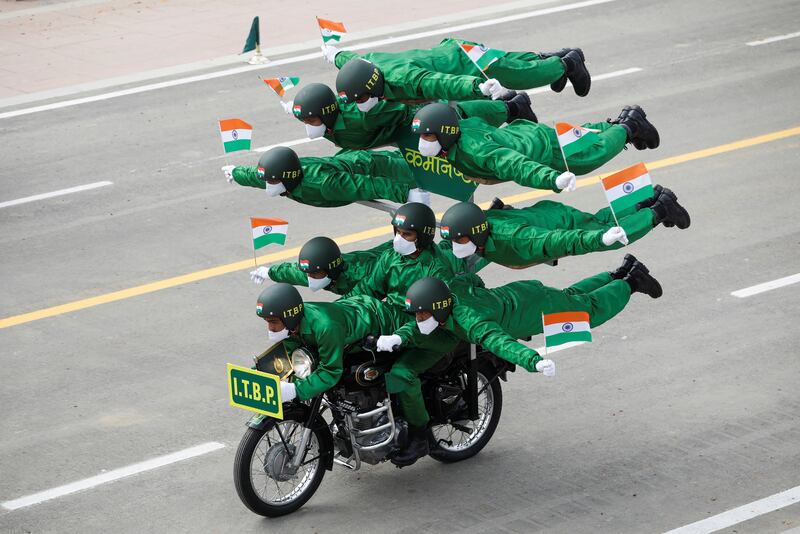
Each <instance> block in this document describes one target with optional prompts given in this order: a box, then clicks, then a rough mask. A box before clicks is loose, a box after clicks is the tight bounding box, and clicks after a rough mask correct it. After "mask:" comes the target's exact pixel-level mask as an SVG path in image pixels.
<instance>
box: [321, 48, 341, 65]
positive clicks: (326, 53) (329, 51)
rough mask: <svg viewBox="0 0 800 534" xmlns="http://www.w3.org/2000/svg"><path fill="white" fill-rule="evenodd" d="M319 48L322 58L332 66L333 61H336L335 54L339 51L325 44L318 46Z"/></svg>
mask: <svg viewBox="0 0 800 534" xmlns="http://www.w3.org/2000/svg"><path fill="white" fill-rule="evenodd" d="M320 48H321V49H322V57H324V58H325V61H327V62H328V63H330V64H331V65H333V64H334V61H335V60H336V54H338V53H339V49H338V48H336V47H335V46H331V45H326V44H324V45H322V46H320Z"/></svg>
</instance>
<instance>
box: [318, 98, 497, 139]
mask: <svg viewBox="0 0 800 534" xmlns="http://www.w3.org/2000/svg"><path fill="white" fill-rule="evenodd" d="M420 107H421V105H420V106H409V105H406V104H402V103H400V102H389V101H387V100H382V101H380V102H378V104H377V105H376V106H375V107H374V108H372V109H371V110H369V111H368V112H366V113H364V112H362V111H361V110H359V109H358V106H357V105H356V104H355V103H352V102H351V103H347V104H342V103H340V104H339V114H338V116H337V117H336V123H335V124H334V126H333V129H330V128H329V129H327V130H326V132H325V139H327V140H328V141H330V142H332V143H333V144H335V145H336V146H338V147H341V148H351V149H364V148H375V147H379V146H384V145H389V144H392V143H395V142H396V141H397V138H398V137H399V136H400V135H401V134H402V132H403V131H404V129H405V130H410V129H411V120H412V119H413V118H414V115H415V114H416V113H417V110H418V109H419V108H420ZM456 109H457V110H458V112H459V114H460V115H461V116H462V117H473V118H479V119H482V120H483V121H485V122H487V123H489V124H493V125H495V126H500V125H501V124H503V123H504V122H505V121H506V119H507V118H508V107H507V106H506V103H505V102H503V101H500V100H487V101H483V100H476V101H474V102H461V103H460V104H458V105H456Z"/></svg>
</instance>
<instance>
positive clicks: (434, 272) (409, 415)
mask: <svg viewBox="0 0 800 534" xmlns="http://www.w3.org/2000/svg"><path fill="white" fill-rule="evenodd" d="M426 276H433V277H436V278H441V279H442V280H450V279H451V278H452V276H453V273H452V270H451V268H450V262H449V261H448V260H447V259H445V258H444V253H443V252H442V251H441V250H440V249H439V248H438V247H435V246H431V247H428V248H425V249H424V250H422V252H421V253H420V254H419V256H417V257H416V258H409V257H408V256H403V255H401V254H398V253H397V252H395V251H394V250H393V249H392V250H387V251H385V252H384V253H383V254H381V257H380V258H378V261H377V263H376V264H375V267H374V268H373V269H372V272H371V273H370V275H369V276H367V277H366V278H364V279H363V280H362V281H361V282H359V283H358V284H357V285H356V287H355V288H353V290H352V291H351V292H350V293H348V294H347V295H345V296H344V297H343V299H344V300H348V299H351V298H354V297H355V296H357V295H368V296H371V297H374V298H377V299H386V303H387V304H388V305H389V306H388V307H389V308H390V309H391V311H392V313H393V314H394V322H395V324H397V329H399V328H400V327H401V326H402V325H404V324H406V323H408V322H411V323H414V321H412V320H411V319H413V316H412V315H410V314H408V313H407V312H406V311H405V294H406V291H407V290H408V288H409V287H410V286H411V284H413V283H414V282H416V281H417V280H419V279H420V278H425V277H426ZM341 300H342V299H340V300H338V301H337V302H341ZM423 337H424V338H425V339H421V340H420V342H419V343H418V344H415V346H414V347H413V348H411V349H410V350H403V352H402V353H401V354H400V357H399V358H398V359H397V360H396V361H395V363H394V365H393V366H392V369H391V371H389V373H387V375H386V390H387V391H388V392H389V393H397V397H398V400H399V401H400V406H401V407H402V409H403V414H404V415H405V418H406V421H408V424H409V425H411V426H414V427H418V428H419V427H424V426H425V425H426V424H427V423H428V420H429V416H428V411H427V410H426V409H425V401H424V400H423V398H422V385H421V383H420V380H419V375H420V374H421V373H422V372H423V371H425V370H426V369H428V368H430V367H431V366H433V365H434V364H435V363H436V362H438V361H439V360H440V359H441V358H442V356H444V355H445V354H446V353H448V352H451V351H452V350H453V349H454V348H455V346H456V345H457V344H458V340H457V339H456V337H455V336H454V335H453V334H452V333H450V332H446V331H444V330H443V329H438V328H437V329H436V330H435V331H434V332H433V333H432V334H431V335H429V336H423Z"/></svg>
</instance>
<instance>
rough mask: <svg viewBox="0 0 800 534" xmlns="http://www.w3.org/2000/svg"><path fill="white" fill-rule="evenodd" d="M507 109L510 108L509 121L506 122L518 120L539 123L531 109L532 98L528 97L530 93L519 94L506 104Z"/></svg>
mask: <svg viewBox="0 0 800 534" xmlns="http://www.w3.org/2000/svg"><path fill="white" fill-rule="evenodd" d="M506 107H508V120H507V121H506V122H511V121H513V120H516V119H525V120H529V121H531V122H539V119H537V118H536V114H535V113H534V112H533V109H532V108H531V97H529V96H528V93H525V92H522V93H517V96H515V97H514V98H512V99H511V100H509V101H508V102H506Z"/></svg>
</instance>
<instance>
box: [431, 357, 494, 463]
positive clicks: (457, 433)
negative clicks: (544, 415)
mask: <svg viewBox="0 0 800 534" xmlns="http://www.w3.org/2000/svg"><path fill="white" fill-rule="evenodd" d="M488 383H489V379H488V378H487V377H486V375H485V374H484V372H482V371H478V391H479V392H480V394H479V395H478V419H476V420H475V421H465V422H463V425H459V426H462V428H458V427H457V426H454V425H452V424H444V425H434V426H433V428H432V431H433V436H434V438H435V439H436V441H437V446H436V447H435V448H432V449H431V452H430V455H431V458H433V459H434V460H438V461H440V462H444V463H453V462H460V461H462V460H466V459H467V458H472V457H473V456H475V455H476V454H478V453H479V452H480V451H481V449H483V448H484V447H485V446H486V444H487V443H489V440H490V439H492V435H494V431H495V430H496V429H497V424H498V423H499V422H500V414H501V412H502V409H503V390H502V387H501V386H500V381H499V380H496V379H495V380H494V381H493V382H492V383H491V384H489V385H488V387H487V384H488ZM481 390H483V391H481ZM463 427H466V428H468V429H469V430H471V431H470V432H465V431H464V430H463Z"/></svg>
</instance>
